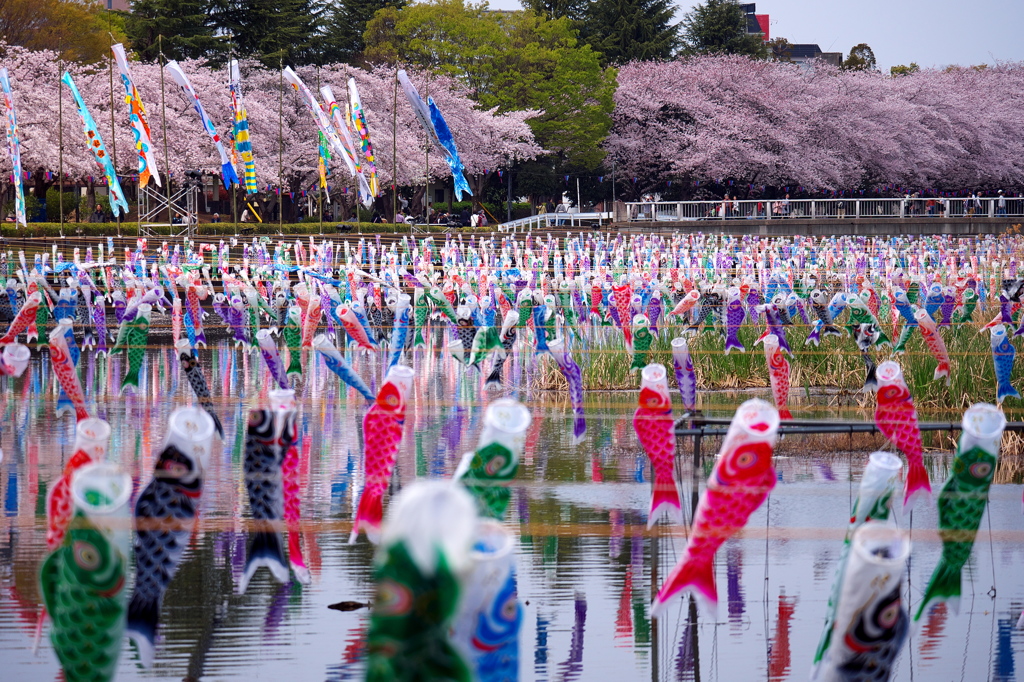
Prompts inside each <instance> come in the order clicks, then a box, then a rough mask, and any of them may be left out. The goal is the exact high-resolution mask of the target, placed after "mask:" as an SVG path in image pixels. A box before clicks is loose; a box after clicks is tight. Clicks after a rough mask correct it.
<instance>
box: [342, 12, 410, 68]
mask: <svg viewBox="0 0 1024 682" xmlns="http://www.w3.org/2000/svg"><path fill="white" fill-rule="evenodd" d="M406 4H407V3H406V2H405V0H333V1H332V2H331V4H330V5H329V6H328V8H327V12H326V17H325V20H324V36H323V39H322V48H323V59H324V63H325V64H332V63H339V62H345V63H349V64H352V63H356V62H358V61H360V60H361V57H362V54H363V50H364V49H365V48H366V42H365V41H364V39H363V33H365V32H366V25H367V23H369V21H370V20H371V19H373V15H374V14H376V13H377V11H378V10H381V9H384V8H385V7H394V8H396V9H401V8H402V7H404V6H405V5H406Z"/></svg>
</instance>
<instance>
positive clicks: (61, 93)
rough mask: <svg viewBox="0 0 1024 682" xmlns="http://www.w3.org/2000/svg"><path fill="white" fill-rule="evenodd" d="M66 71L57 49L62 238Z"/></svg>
mask: <svg viewBox="0 0 1024 682" xmlns="http://www.w3.org/2000/svg"><path fill="white" fill-rule="evenodd" d="M63 70H64V60H63V59H62V57H61V49H60V48H59V47H58V49H57V156H58V162H57V163H58V166H57V187H58V189H57V196H59V197H60V200H59V201H60V236H61V237H63V236H64V87H63V85H62V84H61V82H60V77H61V72H62V71H63Z"/></svg>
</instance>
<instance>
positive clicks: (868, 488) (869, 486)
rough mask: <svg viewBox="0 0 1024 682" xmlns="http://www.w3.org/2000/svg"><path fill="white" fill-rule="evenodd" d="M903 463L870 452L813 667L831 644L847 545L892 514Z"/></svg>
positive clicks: (851, 516) (893, 457)
mask: <svg viewBox="0 0 1024 682" xmlns="http://www.w3.org/2000/svg"><path fill="white" fill-rule="evenodd" d="M902 469H903V462H902V461H901V460H900V458H899V457H897V456H896V455H893V454H890V453H888V452H873V453H871V456H870V457H869V458H868V464H867V466H866V467H864V474H863V475H862V476H861V480H860V489H859V492H858V494H857V499H856V500H855V501H854V503H853V510H852V511H851V512H850V525H849V526H848V528H847V531H846V539H845V540H844V541H843V549H842V553H841V554H840V556H839V562H838V566H837V568H836V577H835V580H834V581H833V583H832V593H831V594H830V595H829V599H828V611H827V613H826V615H825V628H824V630H823V631H822V633H821V641H820V642H819V644H818V649H817V651H816V652H815V654H814V665H815V668H816V667H817V665H818V663H819V662H820V661H821V659H822V657H823V656H824V655H825V652H826V651H827V650H828V648H829V646H830V645H831V642H832V632H833V626H834V625H835V619H836V604H838V603H839V592H840V589H841V588H842V584H843V572H844V571H845V570H846V560H847V557H848V555H849V552H850V543H851V541H852V540H853V534H854V532H855V531H856V530H857V529H858V528H860V527H861V526H862V525H863V524H864V523H865V522H867V521H885V520H887V519H888V518H889V514H890V513H891V511H892V501H893V498H894V497H895V495H896V484H897V481H898V480H899V475H900V471H901V470H902Z"/></svg>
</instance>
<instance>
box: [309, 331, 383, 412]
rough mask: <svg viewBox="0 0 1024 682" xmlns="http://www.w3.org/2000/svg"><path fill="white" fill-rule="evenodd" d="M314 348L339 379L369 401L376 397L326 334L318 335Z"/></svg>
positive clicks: (314, 341) (314, 340)
mask: <svg viewBox="0 0 1024 682" xmlns="http://www.w3.org/2000/svg"><path fill="white" fill-rule="evenodd" d="M313 348H314V350H316V351H318V352H319V353H320V354H321V355H323V358H324V363H325V364H326V365H327V369H329V370H331V371H332V372H334V373H335V374H337V375H338V378H339V379H341V380H342V381H344V382H345V383H346V384H348V385H349V386H351V387H352V388H354V389H356V390H357V391H358V392H359V393H360V394H361V395H362V396H363V397H364V398H366V399H367V400H373V399H374V398H375V396H374V395H373V392H372V391H371V390H370V387H369V386H367V385H366V382H364V381H363V379H362V377H360V376H359V375H358V374H356V372H355V370H353V369H352V367H351V366H349V364H348V363H347V362H345V358H344V356H343V355H342V354H341V352H340V351H339V350H338V349H337V347H335V345H334V344H333V343H331V341H330V340H329V339H328V338H327V336H326V335H324V334H317V335H316V337H315V338H314V339H313Z"/></svg>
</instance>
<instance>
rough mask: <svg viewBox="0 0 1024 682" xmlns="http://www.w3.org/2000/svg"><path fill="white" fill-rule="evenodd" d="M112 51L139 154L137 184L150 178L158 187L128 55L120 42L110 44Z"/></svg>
mask: <svg viewBox="0 0 1024 682" xmlns="http://www.w3.org/2000/svg"><path fill="white" fill-rule="evenodd" d="M110 49H111V51H113V53H114V61H116V62H117V70H118V72H119V73H120V74H121V82H122V83H123V84H124V101H125V104H127V105H128V122H129V124H130V125H131V127H132V135H133V136H134V137H135V151H136V152H137V154H138V156H139V186H140V187H145V186H146V185H147V184H149V179H150V178H152V179H153V182H155V183H156V186H157V187H160V186H161V185H160V175H159V174H158V173H157V171H156V155H155V154H153V141H152V139H151V137H152V135H151V133H150V130H149V122H148V121H147V120H146V107H145V106H144V105H143V104H142V97H141V96H140V95H139V91H138V90H136V89H135V83H133V82H132V74H131V72H130V71H129V70H128V57H127V56H126V55H125V53H124V46H123V45H121V44H120V43H118V44H116V45H111V46H110Z"/></svg>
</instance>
